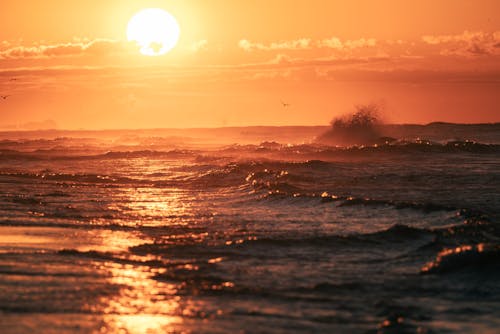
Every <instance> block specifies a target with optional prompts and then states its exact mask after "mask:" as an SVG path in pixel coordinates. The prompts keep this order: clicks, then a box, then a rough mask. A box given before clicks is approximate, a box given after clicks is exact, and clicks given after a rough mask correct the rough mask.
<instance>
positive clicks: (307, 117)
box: [0, 0, 500, 129]
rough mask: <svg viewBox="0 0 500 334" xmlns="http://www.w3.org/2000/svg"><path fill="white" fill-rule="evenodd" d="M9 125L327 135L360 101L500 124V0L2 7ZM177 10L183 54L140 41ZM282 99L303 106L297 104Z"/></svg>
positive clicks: (175, 0)
mask: <svg viewBox="0 0 500 334" xmlns="http://www.w3.org/2000/svg"><path fill="white" fill-rule="evenodd" d="M1 7H2V8H1V11H0V95H10V96H9V97H8V98H7V99H0V115H1V118H0V128H1V127H5V126H7V125H16V124H23V123H26V122H41V121H44V120H54V121H55V122H56V123H57V124H58V126H59V127H61V128H71V129H74V128H89V129H96V128H97V129H102V128H151V127H214V126H244V125H322V124H327V123H328V122H329V121H330V120H331V119H332V118H333V117H334V116H336V115H340V114H344V113H346V112H349V111H350V110H352V107H353V106H354V105H356V104H362V103H371V102H377V103H381V104H383V105H384V108H385V115H384V116H385V118H386V119H387V120H388V121H390V122H398V123H402V122H404V123H426V122H431V121H450V122H495V121H500V107H499V98H498V97H499V96H500V1H497V0H477V1H469V0H420V1H398V0H377V1H375V0H373V1H371V0H353V1H337V0H294V1H290V0H266V1H264V0H252V1H243V0H241V1H240V0H210V1H206V0H170V1H166V0H163V1H160V0H140V1H139V0H106V1H102V0H86V1H67V0H45V1H39V0H22V1H19V0H2V6H1ZM147 7H158V8H163V9H165V10H167V11H168V12H170V13H171V14H172V15H173V16H175V17H176V19H177V21H178V22H179V25H180V29H181V36H180V40H179V43H178V45H177V46H176V48H174V49H173V50H172V51H171V52H170V53H168V54H166V55H163V56H159V57H147V56H143V55H141V54H140V53H139V51H138V48H137V47H136V46H135V45H134V44H133V43H131V42H127V41H126V27H127V22H128V20H129V19H130V18H131V17H132V16H133V15H134V13H136V12H138V11H139V10H141V9H143V8H147ZM282 101H285V102H286V103H289V104H290V106H289V107H283V105H282Z"/></svg>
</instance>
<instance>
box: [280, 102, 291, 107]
mask: <svg viewBox="0 0 500 334" xmlns="http://www.w3.org/2000/svg"><path fill="white" fill-rule="evenodd" d="M281 105H282V106H283V108H288V107H290V103H287V102H283V101H281Z"/></svg>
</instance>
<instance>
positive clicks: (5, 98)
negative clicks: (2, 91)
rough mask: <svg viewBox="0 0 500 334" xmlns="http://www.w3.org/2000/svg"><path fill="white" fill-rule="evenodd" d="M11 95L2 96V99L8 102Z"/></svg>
mask: <svg viewBox="0 0 500 334" xmlns="http://www.w3.org/2000/svg"><path fill="white" fill-rule="evenodd" d="M9 96H10V95H0V97H1V98H2V99H3V100H7V98H8V97H9Z"/></svg>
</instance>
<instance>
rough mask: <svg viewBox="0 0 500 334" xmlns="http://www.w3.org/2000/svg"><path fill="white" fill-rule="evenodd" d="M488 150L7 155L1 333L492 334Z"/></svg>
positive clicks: (430, 146) (42, 146) (125, 150)
mask: <svg viewBox="0 0 500 334" xmlns="http://www.w3.org/2000/svg"><path fill="white" fill-rule="evenodd" d="M476 132H477V129H474V133H476ZM495 135H496V136H495ZM499 135H500V134H499V133H498V131H496V132H495V131H493V132H492V136H491V137H489V138H490V140H485V141H484V142H483V143H478V142H469V141H464V140H462V141H457V140H454V141H451V140H447V141H428V140H420V139H416V138H412V139H405V140H400V141H398V142H396V143H391V144H383V145H378V146H369V147H350V148H346V147H328V146H320V145H314V144H300V143H295V144H293V143H292V144H279V143H270V142H267V143H263V144H255V145H252V144H247V143H245V145H237V144H235V145H211V146H210V147H202V146H196V145H191V144H182V143H181V144H178V143H176V144H175V145H173V144H171V143H165V142H164V140H162V139H161V138H160V139H159V138H156V137H155V138H154V139H151V138H149V137H148V138H149V139H148V140H150V141H154V144H151V143H149V142H148V144H147V145H146V144H145V143H144V141H145V139H144V140H142V141H140V144H138V143H135V144H134V143H132V144H130V143H129V144H127V145H128V146H126V147H124V146H117V142H116V141H113V142H111V141H109V140H107V141H106V140H103V139H102V138H101V139H94V138H92V139H88V138H87V139H82V138H59V139H44V140H39V139H37V140H33V139H20V138H15V139H9V140H3V141H0V291H1V293H0V332H1V333H8V334H10V333H28V332H34V333H165V332H167V333H168V332H193V333H200V332H201V333H234V332H240V331H242V332H248V333H259V332H260V333H292V332H298V333H315V332H316V333H328V332H330V333H377V332H380V333H426V332H427V333H473V332H474V333H479V332H481V333H495V332H496V331H497V330H498V328H500V320H499V318H498V314H500V302H499V300H500V284H499V283H498V282H500V267H499V263H500V261H499V260H500V242H499V240H500V239H499V238H500V228H499V227H498V220H499V217H500V196H498V193H499V189H500V168H499V166H500V164H499V163H500V148H499V146H498V138H497V136H499ZM436 136H437V135H436ZM4 137H5V136H4ZM445 139H446V138H445ZM158 141H160V142H161V145H159V144H158ZM189 143H192V142H189ZM162 145H163V146H162Z"/></svg>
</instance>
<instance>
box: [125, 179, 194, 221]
mask: <svg viewBox="0 0 500 334" xmlns="http://www.w3.org/2000/svg"><path fill="white" fill-rule="evenodd" d="M120 196H123V198H122V200H123V201H124V202H125V203H124V205H123V206H122V207H120V208H119V209H120V211H122V212H123V213H125V214H128V215H129V216H131V217H134V218H135V220H136V221H137V223H138V224H139V225H142V226H146V225H157V224H158V223H161V224H165V223H166V222H167V221H168V222H169V223H172V222H174V223H176V224H185V221H184V218H186V217H187V216H188V215H189V214H190V213H191V209H192V208H191V205H192V203H193V201H194V199H193V198H186V194H185V193H184V192H183V191H181V190H179V189H172V188H169V189H165V188H137V189H136V188H130V189H126V190H125V191H124V193H122V194H121V195H120ZM115 209H116V208H115ZM134 218H132V219H134Z"/></svg>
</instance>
